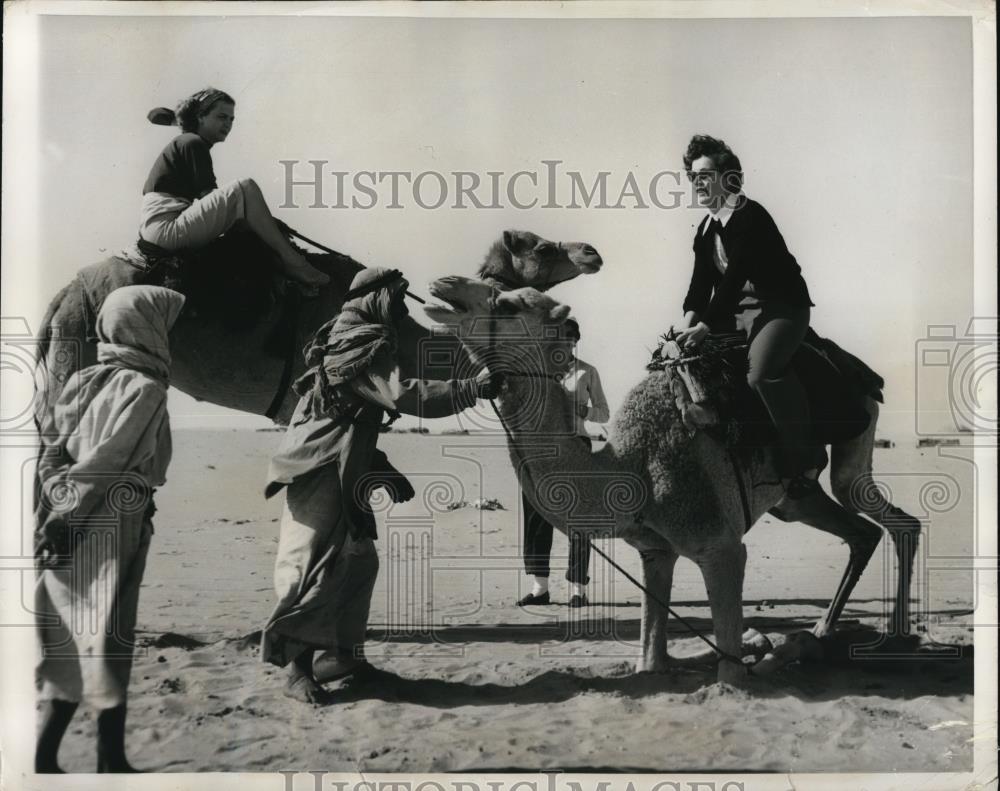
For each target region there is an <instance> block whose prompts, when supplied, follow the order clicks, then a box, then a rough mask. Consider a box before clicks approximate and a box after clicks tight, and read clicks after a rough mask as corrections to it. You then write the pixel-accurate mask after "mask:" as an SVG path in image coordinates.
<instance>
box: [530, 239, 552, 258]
mask: <svg viewBox="0 0 1000 791" xmlns="http://www.w3.org/2000/svg"><path fill="white" fill-rule="evenodd" d="M555 251H556V246H555V245H554V244H552V242H542V243H541V244H539V245H536V246H535V252H536V253H537V254H538V255H539V256H541V257H543V258H544V257H547V256H550V255H552V254H553V253H555Z"/></svg>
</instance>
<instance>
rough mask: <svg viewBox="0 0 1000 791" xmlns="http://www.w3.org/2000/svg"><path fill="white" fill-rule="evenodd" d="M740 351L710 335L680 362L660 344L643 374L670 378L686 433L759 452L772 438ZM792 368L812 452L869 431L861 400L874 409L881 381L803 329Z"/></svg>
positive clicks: (738, 339)
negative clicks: (803, 393)
mask: <svg viewBox="0 0 1000 791" xmlns="http://www.w3.org/2000/svg"><path fill="white" fill-rule="evenodd" d="M746 349H747V346H746V337H745V336H744V335H743V334H742V333H723V334H718V335H709V336H708V338H707V339H706V340H705V342H704V344H703V345H702V347H701V348H700V349H699V353H698V354H697V355H689V356H686V355H685V354H684V352H683V351H682V350H681V348H680V346H679V345H678V344H677V342H676V341H675V340H674V338H673V337H672V336H663V338H662V340H661V342H660V344H659V346H658V347H657V349H656V350H655V351H654V352H653V356H652V359H651V361H650V363H649V364H648V365H647V366H646V367H647V369H648V370H650V371H664V370H666V371H670V372H672V374H673V380H672V382H671V391H672V393H673V394H674V400H675V403H676V404H677V406H678V408H679V409H680V411H681V414H682V416H683V419H684V423H685V425H686V426H687V427H688V429H689V430H691V431H697V430H706V431H708V432H709V433H712V434H714V435H716V436H717V437H718V438H719V439H721V440H722V441H724V442H725V443H726V444H727V445H729V446H730V447H733V448H736V449H744V450H746V449H752V448H760V447H763V446H765V445H768V444H770V443H772V442H773V441H774V440H775V439H776V433H775V428H774V424H773V422H772V421H771V418H770V415H769V414H768V412H767V410H766V408H765V407H764V404H763V402H762V401H761V399H760V397H759V396H758V395H757V394H756V393H754V392H753V391H752V390H751V389H750V386H749V385H748V384H747V382H746V372H747V354H746ZM791 368H792V370H793V371H794V372H795V374H796V375H797V376H798V377H799V379H800V381H801V382H802V384H803V387H804V388H805V391H806V397H807V399H808V402H809V411H810V415H811V417H812V441H813V442H814V443H815V444H816V445H817V446H823V445H830V444H835V443H839V442H845V441H847V440H850V439H853V438H855V437H857V436H859V435H860V434H862V433H864V432H865V431H866V430H867V429H868V426H869V424H870V422H871V416H870V414H869V412H868V410H867V409H865V406H864V400H865V399H866V398H872V399H874V400H876V401H878V402H880V403H881V402H882V388H883V386H884V380H883V379H882V377H881V376H879V375H878V374H877V373H876V372H875V371H873V370H872V369H871V368H869V367H868V366H867V365H866V364H865V363H864V362H862V361H861V360H860V359H858V358H857V357H855V356H854V355H853V354H851V353H849V352H847V351H845V350H843V349H841V348H840V347H839V346H838V345H837V344H836V343H834V342H833V341H831V340H829V339H827V338H822V337H820V336H819V335H817V334H816V333H815V332H814V331H813V330H812V329H811V328H810V329H809V331H808V333H807V335H806V338H805V340H804V341H803V342H802V344H801V345H800V347H799V349H798V350H797V351H796V353H795V356H794V357H793V358H792V363H791Z"/></svg>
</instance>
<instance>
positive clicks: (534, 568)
mask: <svg viewBox="0 0 1000 791" xmlns="http://www.w3.org/2000/svg"><path fill="white" fill-rule="evenodd" d="M580 439H581V440H582V441H583V442H586V443H587V448H588V450H589V448H590V439H589V438H587V437H580ZM521 505H522V507H523V508H524V570H525V571H526V572H527V573H528V574H529V575H531V576H532V577H547V576H549V571H550V569H549V556H550V555H551V554H552V531H553V530H554V529H555V528H553V527H552V525H551V524H549V522H548V521H547V520H546V519H545V517H544V516H542V515H541V514H540V513H538V512H537V511H536V510H535V509H534V507H533V506H532V505H531V503H529V502H528V498H527V497H525V496H524V493H523V492H522V493H521ZM589 568H590V541H589V540H588V539H587V537H586V536H583V535H580V534H578V533H575V532H573V531H570V537H569V568H568V569H567V570H566V579H567V580H569V581H570V582H578V583H580V584H581V585H586V584H587V583H588V582H590V576H589V575H588V574H587V570H588V569H589Z"/></svg>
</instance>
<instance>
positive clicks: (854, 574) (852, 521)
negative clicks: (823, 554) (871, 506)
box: [771, 491, 882, 637]
mask: <svg viewBox="0 0 1000 791" xmlns="http://www.w3.org/2000/svg"><path fill="white" fill-rule="evenodd" d="M771 513H772V514H774V515H775V516H777V517H778V518H779V519H782V520H783V521H785V522H802V523H804V524H807V525H809V526H810V527H815V528H816V529H818V530H822V531H823V532H825V533H830V534H831V535H835V536H837V538H839V539H841V540H842V541H844V542H845V543H846V544H847V547H848V550H849V553H850V554H849V555H848V559H847V568H845V569H844V575H843V577H842V578H841V580H840V585H838V586H837V591H836V593H834V595H833V599H832V600H831V601H830V606H829V608H828V609H827V611H826V614H825V615H824V616H823V617H822V618H821V619H820V620H819V622H818V623H817V624H816V626H814V627H813V630H812V633H813V634H814V635H815V636H816V637H823V636H825V635H827V634H829V633H830V632H831V631H833V628H834V626H835V625H836V623H837V619H838V618H840V614H841V612H842V611H843V609H844V605H846V604H847V601H848V599H850V597H851V593H852V592H853V591H854V587H855V586H856V585H857V584H858V580H859V579H860V578H861V574H862V572H864V570H865V567H866V566H867V565H868V561H869V560H871V556H872V554H873V553H874V552H875V548H876V547H877V546H878V542H879V541H881V540H882V531H881V530H879V528H878V527H876V526H875V525H873V524H872V523H871V522H869V521H868V520H866V519H863V518H862V517H860V516H856V515H855V514H852V513H850V512H848V511H847V510H846V509H844V508H842V507H841V506H840V505H838V504H837V503H836V502H834V501H833V500H832V499H831V498H830V497H829V495H827V493H826V492H824V491H817V492H816V493H815V494H812V495H809V496H808V497H804V498H802V499H801V500H787V499H786V500H782V501H781V503H779V505H778V507H776V508H774V509H772V510H771Z"/></svg>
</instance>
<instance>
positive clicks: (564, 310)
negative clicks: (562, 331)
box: [549, 305, 572, 324]
mask: <svg viewBox="0 0 1000 791" xmlns="http://www.w3.org/2000/svg"><path fill="white" fill-rule="evenodd" d="M570 313H572V310H570V307H569V305H556V306H555V307H554V308H552V310H550V311H549V318H550V319H552V320H553V321H557V322H559V323H560V324H562V323H563V322H564V321H566V319H568V318H569V314H570Z"/></svg>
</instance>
